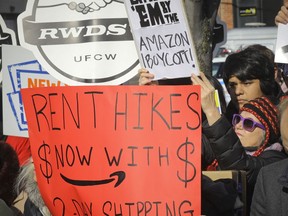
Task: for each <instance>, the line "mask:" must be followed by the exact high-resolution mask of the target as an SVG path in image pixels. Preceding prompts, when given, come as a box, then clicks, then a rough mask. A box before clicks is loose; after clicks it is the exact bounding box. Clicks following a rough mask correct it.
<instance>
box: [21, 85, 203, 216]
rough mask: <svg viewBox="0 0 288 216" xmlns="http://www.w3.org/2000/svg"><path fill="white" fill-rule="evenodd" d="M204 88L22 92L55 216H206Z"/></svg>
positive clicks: (43, 188)
mask: <svg viewBox="0 0 288 216" xmlns="http://www.w3.org/2000/svg"><path fill="white" fill-rule="evenodd" d="M199 94H200V89H199V87H198V86H85V87H80V86H73V87H68V86H67V87H49V88H37V89H23V90H22V97H23V101H24V107H25V112H26V116H27V121H28V127H29V138H30V143H31V149H32V155H33V160H34V164H35V169H36V175H37V180H38V184H39V188H40V191H41V194H42V195H43V198H44V200H45V203H46V204H47V206H48V208H49V209H50V211H51V213H52V214H53V215H97V216H98V215H127V216H130V215H139V216H140V215H147V216H149V215H151V216H157V215H159V216H160V215H161V216H163V215H173V216H176V215H178V216H180V215H200V189H201V187H200V176H201V167H200V166H201V165H200V164H201V163H200V158H201V109H200V95H199Z"/></svg>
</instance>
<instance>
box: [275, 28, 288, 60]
mask: <svg viewBox="0 0 288 216" xmlns="http://www.w3.org/2000/svg"><path fill="white" fill-rule="evenodd" d="M287 35H288V25H283V24H279V25H278V33H277V42H276V51H275V62H277V63H285V64H288V38H287Z"/></svg>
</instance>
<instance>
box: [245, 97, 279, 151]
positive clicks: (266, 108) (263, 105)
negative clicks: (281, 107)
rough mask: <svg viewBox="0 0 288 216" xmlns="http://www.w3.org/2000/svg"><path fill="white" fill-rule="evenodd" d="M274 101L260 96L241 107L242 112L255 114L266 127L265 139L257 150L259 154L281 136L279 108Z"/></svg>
mask: <svg viewBox="0 0 288 216" xmlns="http://www.w3.org/2000/svg"><path fill="white" fill-rule="evenodd" d="M272 101H273V98H268V97H259V98H256V99H254V100H251V101H249V102H248V103H246V104H244V105H243V107H242V108H241V109H240V112H241V111H247V112H249V113H251V114H253V115H254V116H255V117H256V118H257V119H258V120H259V121H260V122H261V124H263V125H264V127H265V140H264V142H263V144H262V146H261V147H260V149H258V150H257V152H256V154H257V155H259V154H260V153H261V152H262V151H263V150H264V149H265V148H266V147H268V146H269V145H271V144H273V143H275V142H277V141H278V140H279V138H280V129H279V124H278V109H277V107H276V105H274V103H273V102H272ZM257 155H255V156H257Z"/></svg>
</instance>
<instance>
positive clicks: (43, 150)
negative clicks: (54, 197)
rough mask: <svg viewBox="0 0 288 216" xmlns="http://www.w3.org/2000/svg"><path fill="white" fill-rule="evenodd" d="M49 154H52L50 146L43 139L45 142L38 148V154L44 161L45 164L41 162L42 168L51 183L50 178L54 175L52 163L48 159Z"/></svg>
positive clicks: (43, 173)
mask: <svg viewBox="0 0 288 216" xmlns="http://www.w3.org/2000/svg"><path fill="white" fill-rule="evenodd" d="M47 154H50V146H49V145H48V144H46V143H45V142H44V141H43V144H42V145H41V146H40V148H39V149H38V156H39V158H40V159H41V160H42V161H43V162H44V165H42V164H40V170H41V172H42V175H43V176H44V177H45V178H46V179H47V183H48V184H49V179H50V178H51V177H52V165H51V163H50V162H49V161H48V160H47Z"/></svg>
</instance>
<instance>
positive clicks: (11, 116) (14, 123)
mask: <svg viewBox="0 0 288 216" xmlns="http://www.w3.org/2000/svg"><path fill="white" fill-rule="evenodd" d="M2 51H3V56H2V58H3V59H2V60H3V61H2V63H3V65H2V75H3V83H2V88H3V134H5V135H13V136H21V137H28V126H27V121H26V116H25V113H24V107H23V103H22V97H21V94H20V90H21V89H22V88H35V87H49V86H63V85H64V84H63V83H61V82H60V81H58V80H56V79H55V78H54V77H52V76H51V75H50V74H48V72H47V71H45V70H44V69H43V67H42V66H41V65H40V63H39V62H38V61H37V60H36V59H35V57H34V56H33V54H32V52H30V51H29V50H27V49H25V48H23V47H20V46H12V45H3V46H2Z"/></svg>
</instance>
